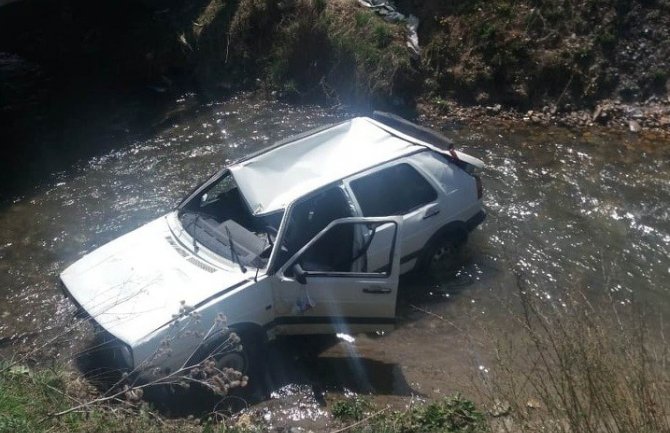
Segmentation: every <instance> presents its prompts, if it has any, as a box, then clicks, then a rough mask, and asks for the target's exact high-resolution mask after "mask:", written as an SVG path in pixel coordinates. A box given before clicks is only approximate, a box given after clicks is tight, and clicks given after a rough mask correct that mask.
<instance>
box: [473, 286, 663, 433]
mask: <svg viewBox="0 0 670 433" xmlns="http://www.w3.org/2000/svg"><path fill="white" fill-rule="evenodd" d="M519 299H520V300H521V307H522V308H521V313H518V314H515V318H516V320H517V323H518V324H519V325H520V327H521V329H522V332H521V337H519V336H515V337H514V338H513V339H505V340H503V341H498V342H497V343H496V349H497V350H496V365H495V367H494V374H493V376H492V378H491V380H490V381H489V382H488V383H487V387H486V389H485V390H484V393H485V394H486V397H487V398H488V399H489V403H490V405H492V406H493V405H498V406H500V405H501V404H502V405H503V406H507V405H509V408H510V409H511V411H510V413H511V419H512V420H513V421H514V422H513V423H503V424H501V425H498V427H497V428H498V429H502V430H504V431H522V432H526V431H527V432H531V431H532V432H536V431H540V430H541V431H548V432H560V433H568V432H570V433H601V432H605V433H623V432H640V433H643V432H649V433H651V432H658V433H660V432H670V371H669V369H668V361H669V360H670V351H669V348H668V345H667V342H666V341H665V339H664V337H663V329H662V325H663V323H662V321H660V319H658V318H655V317H653V316H651V315H645V314H644V313H643V312H642V309H640V308H638V309H637V310H636V311H634V312H631V311H630V310H629V311H628V313H627V314H626V315H624V314H621V313H620V312H619V311H618V310H617V308H616V307H615V304H612V309H608V310H603V309H602V307H600V308H596V307H594V306H593V305H591V304H590V303H589V301H588V300H587V298H586V297H585V296H584V295H583V294H582V293H580V292H579V291H571V292H569V293H568V294H567V295H566V297H565V298H564V302H563V305H557V304H556V303H547V302H545V301H544V300H541V299H539V298H537V297H536V296H535V295H532V294H531V292H530V291H528V290H524V287H523V286H522V284H521V283H519ZM501 402H504V403H501Z"/></svg>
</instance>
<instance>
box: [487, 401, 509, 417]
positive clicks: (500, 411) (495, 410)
mask: <svg viewBox="0 0 670 433" xmlns="http://www.w3.org/2000/svg"><path fill="white" fill-rule="evenodd" d="M511 411H512V406H511V405H510V404H509V403H508V402H506V401H504V400H498V399H497V398H496V399H495V400H494V401H493V407H492V408H491V416H492V417H495V418H497V417H501V416H507V415H509V413H510V412H511Z"/></svg>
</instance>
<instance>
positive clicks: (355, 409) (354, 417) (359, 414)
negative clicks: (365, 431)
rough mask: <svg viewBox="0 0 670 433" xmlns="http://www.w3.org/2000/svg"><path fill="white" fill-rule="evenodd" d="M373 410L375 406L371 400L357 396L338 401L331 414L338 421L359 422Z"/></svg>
mask: <svg viewBox="0 0 670 433" xmlns="http://www.w3.org/2000/svg"><path fill="white" fill-rule="evenodd" d="M372 408H373V406H372V404H371V403H370V401H369V400H367V399H366V398H363V397H360V396H358V395H356V396H354V397H351V398H347V399H345V400H338V401H336V402H335V404H334V405H333V408H332V409H331V412H332V414H333V416H334V417H335V418H336V419H339V420H341V421H359V420H361V419H362V418H363V416H364V415H365V414H366V413H367V412H369V411H370V410H371V409H372Z"/></svg>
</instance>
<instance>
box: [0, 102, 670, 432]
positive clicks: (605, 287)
mask: <svg viewBox="0 0 670 433" xmlns="http://www.w3.org/2000/svg"><path fill="white" fill-rule="evenodd" d="M194 101H195V97H194V96H193V95H185V96H184V97H182V98H180V99H179V100H178V101H175V105H177V106H179V105H180V104H182V105H189V106H190V107H193V106H194V104H195V107H196V108H195V109H192V110H190V111H189V113H188V114H185V115H182V116H180V117H179V118H178V120H176V121H174V122H167V123H166V124H165V125H164V127H161V128H160V129H159V130H157V131H155V132H152V133H151V134H149V135H148V136H144V137H142V138H136V139H134V141H132V142H131V143H130V144H128V143H126V141H125V140H123V141H120V142H119V143H118V145H116V146H114V145H112V146H110V147H111V149H107V150H104V152H103V153H102V154H97V155H95V152H91V153H85V155H95V156H83V157H81V158H80V159H78V160H76V162H75V163H74V164H71V166H70V167H69V168H67V169H65V170H62V171H56V172H51V173H46V176H45V178H44V179H45V180H43V181H41V182H39V184H35V185H29V187H26V188H24V189H23V190H22V191H21V192H20V193H19V195H13V196H12V197H6V198H4V200H3V202H2V203H1V204H0V294H1V299H2V300H1V301H0V317H1V318H2V319H1V320H0V337H1V338H3V340H2V341H3V343H2V344H3V345H4V346H5V347H4V351H5V353H6V352H7V350H10V349H12V350H13V348H16V347H17V346H13V347H12V344H21V343H26V344H30V343H32V344H36V343H35V342H39V341H43V340H40V339H43V338H45V336H48V335H53V334H54V333H58V332H59V330H61V329H62V328H63V327H65V326H66V325H67V324H68V323H70V321H71V314H72V307H71V305H70V304H69V303H68V301H66V300H64V299H63V297H62V295H61V292H60V289H59V286H58V278H57V277H58V274H59V272H60V271H61V270H62V269H64V267H65V266H67V265H68V264H69V263H72V262H74V261H75V260H77V259H78V258H79V257H81V256H82V255H84V254H86V253H87V252H89V251H92V250H93V249H95V248H96V247H98V246H100V245H102V244H104V243H105V242H107V241H110V240H112V239H114V238H115V237H117V236H119V235H121V234H123V233H126V232H128V231H130V230H132V229H134V228H137V227H139V226H140V225H142V224H143V223H146V222H148V221H150V220H152V219H153V218H156V217H158V216H160V215H162V214H164V213H165V212H167V211H168V210H170V209H171V208H173V207H174V206H175V205H176V203H177V202H178V201H179V200H180V198H182V197H183V196H184V195H185V194H187V193H188V192H189V191H190V190H191V189H192V188H193V187H194V186H195V185H196V184H198V183H199V182H201V181H202V180H204V179H205V178H207V177H208V176H209V175H210V174H211V173H213V172H214V171H216V170H217V169H219V168H220V167H221V166H223V165H224V164H226V162H228V161H230V160H233V159H235V158H238V157H240V156H243V155H245V154H248V153H250V152H252V151H254V150H257V149H260V148H263V147H264V146H267V145H269V144H271V143H272V142H273V141H275V140H278V139H281V138H283V137H286V136H288V135H291V134H294V133H298V132H301V131H304V130H307V129H310V128H312V127H317V126H320V125H322V124H326V123H331V122H334V121H337V120H339V119H343V118H345V117H346V116H347V113H345V112H341V111H334V110H328V109H324V108H319V107H314V106H291V105H286V104H283V103H279V102H268V101H264V100H257V99H254V98H253V97H251V96H248V95H241V96H238V97H233V98H230V99H228V100H225V101H222V102H217V103H208V104H202V103H194ZM436 126H438V127H440V126H443V125H436ZM86 127H87V126H86V125H82V128H86ZM443 131H444V132H445V134H447V135H448V136H450V137H451V138H453V139H454V140H455V142H456V144H457V148H458V149H459V150H463V151H465V152H467V153H470V154H472V155H474V156H477V157H478V158H480V159H482V160H483V161H485V163H486V164H487V168H486V170H485V172H484V175H483V183H484V202H485V206H486V209H487V212H488V218H487V220H486V222H485V223H484V224H483V225H482V226H481V227H480V228H479V229H477V230H476V231H475V232H474V233H473V234H472V235H471V237H470V239H469V242H468V244H467V245H466V247H465V248H464V250H463V251H461V253H460V255H459V261H458V266H457V267H456V268H454V269H448V270H445V272H444V273H442V274H441V275H435V276H433V277H431V278H427V279H422V280H421V281H403V284H402V290H403V292H404V295H403V298H402V302H401V303H400V307H399V315H400V324H399V327H398V329H397V330H396V331H394V332H392V333H389V334H387V335H384V336H355V340H354V341H353V343H347V342H346V341H342V342H340V343H339V344H336V345H334V346H330V347H327V348H325V349H324V350H323V351H322V352H321V353H320V355H319V357H318V360H317V361H315V362H316V365H312V364H310V365H309V366H307V367H305V368H307V369H308V370H310V369H311V370H310V373H309V374H308V375H307V376H309V377H307V378H305V377H306V376H304V375H301V374H299V373H296V374H293V373H287V374H286V375H284V377H283V379H282V380H279V381H278V385H277V388H278V389H277V391H276V394H275V397H277V398H275V399H273V400H272V401H271V402H270V406H269V407H273V406H272V404H275V405H280V406H281V405H282V403H281V402H282V401H293V403H286V404H285V406H286V405H287V407H288V409H287V407H284V408H283V409H277V408H275V409H273V410H278V411H280V412H281V410H286V412H285V414H284V416H285V417H286V418H287V419H288V418H291V417H297V418H298V420H299V421H300V420H301V422H303V421H304V422H307V421H309V420H310V419H313V418H318V417H319V416H322V412H321V411H320V410H319V409H318V405H314V406H309V404H311V403H309V404H307V403H304V401H303V400H305V399H307V400H308V401H309V402H312V401H313V399H312V397H310V396H309V395H308V394H309V392H307V391H305V389H303V388H302V387H304V386H306V385H307V384H309V385H310V387H313V385H314V383H315V382H318V383H320V385H319V386H321V387H323V389H325V390H333V392H345V391H346V390H351V391H355V392H361V393H372V394H375V395H381V396H387V397H388V398H391V399H392V398H394V396H395V397H397V396H408V395H422V396H424V397H434V396H438V395H444V394H451V393H453V392H455V391H458V390H462V389H467V388H468V386H470V385H469V384H471V381H472V377H473V375H474V376H476V375H477V374H486V373H487V372H488V371H489V368H490V365H489V364H488V363H489V359H490V354H489V353H487V349H486V347H485V346H482V345H478V344H473V338H476V337H477V335H476V334H477V332H478V331H475V327H474V326H473V321H475V320H476V321H477V323H478V325H479V324H481V323H484V324H485V325H486V326H487V327H488V329H497V330H499V331H500V332H504V330H505V329H506V326H507V325H506V324H507V323H508V321H509V310H508V309H507V308H506V307H505V305H506V304H507V303H509V304H512V303H513V302H514V300H515V297H516V294H517V290H518V288H517V284H516V277H515V273H520V274H522V275H523V276H524V279H525V281H526V284H527V287H528V288H529V290H531V291H532V292H533V293H534V294H535V295H536V296H537V297H539V298H541V299H544V300H545V301H546V302H556V303H559V304H560V303H561V302H563V297H564V296H565V293H566V289H567V288H573V287H575V286H578V287H579V288H580V289H582V290H583V291H584V292H585V293H587V295H588V296H589V298H590V299H592V300H593V302H596V305H597V302H600V301H601V300H602V299H608V300H609V302H612V301H613V302H614V303H616V304H617V305H620V306H621V308H626V306H627V305H629V304H631V302H632V301H633V300H636V301H642V302H643V303H645V304H648V305H652V306H654V308H655V309H656V310H657V311H660V312H664V313H668V312H670V206H669V204H670V143H663V142H654V141H653V140H651V139H648V138H644V137H641V136H638V135H634V134H628V133H613V132H608V131H605V130H599V129H592V130H568V129H558V128H556V129H552V128H540V127H532V126H527V127H526V126H522V125H516V126H506V127H499V126H487V127H481V126H480V127H468V126H467V125H449V126H445V128H444V129H443ZM81 137H86V138H85V139H86V140H87V141H88V142H86V143H76V145H77V148H86V147H87V146H90V147H92V148H93V147H95V146H96V140H95V134H90V133H89V134H82V135H81ZM78 139H81V138H79V136H78ZM603 308H605V305H604V304H603ZM477 329H479V327H477ZM73 338H74V339H77V338H80V337H79V336H76V335H75V336H74V337H73ZM72 344H75V343H72V341H71V340H67V341H64V342H60V343H59V344H57V345H49V347H48V348H47V349H48V350H49V351H50V352H49V354H50V355H52V356H55V357H58V356H63V357H65V356H70V355H71V353H72V350H71V349H70V347H72ZM303 367H304V366H303ZM286 395H298V396H299V397H297V400H290V399H287V397H285V396H286ZM282 396H284V397H282ZM282 399H284V400H282ZM273 401H274V403H273ZM296 401H300V402H302V403H301V404H304V405H305V406H303V408H304V407H308V408H311V409H308V412H307V414H306V415H305V412H304V410H302V409H301V410H298V409H296V407H297V406H295V405H294V403H295V402H296ZM296 404H297V403H296ZM291 405H293V406H291ZM294 406H295V407H294ZM291 407H292V409H291ZM298 412H300V413H301V414H302V415H296V414H297V413H298ZM291 419H292V418H291ZM305 419H306V420H307V421H305Z"/></svg>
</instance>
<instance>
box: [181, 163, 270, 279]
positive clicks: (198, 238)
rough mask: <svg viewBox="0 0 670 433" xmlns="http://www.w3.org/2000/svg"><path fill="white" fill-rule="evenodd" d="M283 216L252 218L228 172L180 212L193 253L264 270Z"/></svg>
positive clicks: (193, 198) (187, 203) (197, 195)
mask: <svg viewBox="0 0 670 433" xmlns="http://www.w3.org/2000/svg"><path fill="white" fill-rule="evenodd" d="M282 216H283V211H281V212H275V213H273V214H270V215H264V216H254V215H253V214H252V213H251V212H250V211H249V208H248V206H247V204H246V202H245V200H244V197H242V194H241V193H240V190H239V188H238V187H237V185H236V183H235V180H234V179H233V177H232V176H231V175H230V172H229V171H225V172H224V173H223V174H221V176H220V177H219V178H218V179H216V180H215V181H213V182H212V183H211V184H210V185H209V186H208V187H207V188H205V189H204V190H202V191H200V192H199V193H198V194H196V195H195V196H193V197H191V199H190V200H188V201H187V202H186V203H185V204H184V205H183V206H182V207H181V208H180V210H179V220H180V222H181V224H182V227H183V228H184V230H185V231H186V232H187V233H188V234H189V235H191V236H192V238H193V246H194V247H193V250H194V252H196V253H197V250H198V249H199V248H200V247H205V248H207V249H208V250H210V251H212V252H214V253H216V254H218V255H219V256H222V257H224V258H225V259H227V260H230V261H232V262H233V263H237V264H239V265H240V266H241V268H244V267H245V266H253V267H256V268H263V267H265V266H266V264H267V259H268V257H269V256H270V252H271V250H272V237H273V236H274V235H275V234H276V232H277V229H278V228H279V223H280V222H281V218H282ZM231 240H233V241H232V242H231Z"/></svg>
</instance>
